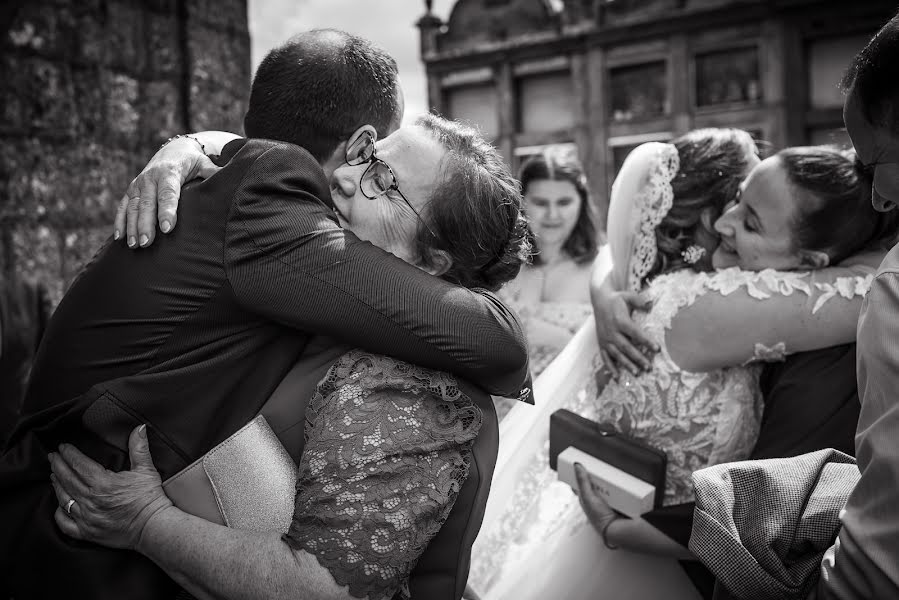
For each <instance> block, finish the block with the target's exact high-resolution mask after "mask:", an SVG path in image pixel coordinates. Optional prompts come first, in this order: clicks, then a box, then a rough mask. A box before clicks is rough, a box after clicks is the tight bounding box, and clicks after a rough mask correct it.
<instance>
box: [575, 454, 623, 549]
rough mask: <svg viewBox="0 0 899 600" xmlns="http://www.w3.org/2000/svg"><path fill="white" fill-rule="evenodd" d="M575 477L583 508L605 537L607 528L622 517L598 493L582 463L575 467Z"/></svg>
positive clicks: (597, 529) (576, 464)
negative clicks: (604, 533)
mask: <svg viewBox="0 0 899 600" xmlns="http://www.w3.org/2000/svg"><path fill="white" fill-rule="evenodd" d="M574 476H575V477H576V478H577V487H578V490H577V492H578V494H577V497H578V501H579V502H580V503H581V508H582V509H583V510H584V513H585V514H586V515H587V518H588V519H589V520H590V523H591V524H592V525H593V527H594V528H596V531H597V532H599V534H600V535H603V532H604V531H605V528H606V526H607V525H608V524H609V523H611V522H612V521H614V520H616V519H620V518H621V517H620V515H619V514H618V513H617V512H615V510H614V509H613V508H612V507H611V506H609V505H608V503H607V502H606V501H605V499H604V498H603V497H602V494H600V493H599V492H598V491H597V489H596V488H595V487H594V485H593V482H592V480H591V476H590V474H589V473H588V472H587V470H586V469H585V468H584V467H583V466H581V465H580V463H575V465H574Z"/></svg>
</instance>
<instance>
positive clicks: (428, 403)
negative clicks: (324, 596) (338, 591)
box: [286, 350, 482, 600]
mask: <svg viewBox="0 0 899 600" xmlns="http://www.w3.org/2000/svg"><path fill="white" fill-rule="evenodd" d="M481 422H482V421H481V411H480V409H478V408H477V406H476V405H475V404H474V403H473V402H472V401H471V399H470V398H469V397H468V396H466V395H465V394H464V393H463V392H462V391H461V390H460V389H459V387H458V386H457V385H456V382H455V379H454V378H453V377H452V376H451V375H448V374H446V373H440V372H436V371H430V370H425V369H421V368H419V367H415V366H413V365H410V364H408V363H404V362H401V361H398V360H395V359H392V358H388V357H384V356H376V355H372V354H367V353H365V352H362V351H359V350H353V351H350V352H348V353H347V354H345V355H344V356H342V357H341V358H340V359H339V360H338V361H337V363H336V364H335V365H334V366H332V367H331V369H330V370H329V371H328V374H327V376H326V377H325V379H324V380H322V382H321V383H320V384H319V386H318V388H317V390H316V393H315V395H314V396H313V398H312V400H311V402H310V404H309V407H308V409H307V416H306V440H307V441H306V447H305V449H304V452H303V458H302V461H301V462H300V472H299V477H298V479H297V497H296V507H295V511H294V518H293V523H292V524H291V527H290V531H289V532H288V533H287V535H286V540H287V542H288V543H289V544H290V546H291V547H293V548H295V549H301V550H305V551H307V552H309V553H311V554H313V555H315V556H316V558H317V559H318V561H319V562H320V563H321V564H322V566H324V567H325V568H327V569H328V570H329V571H330V572H331V574H332V575H333V576H334V579H335V580H336V581H337V583H338V584H340V585H348V586H349V590H350V593H351V594H352V595H354V596H357V597H363V596H367V597H368V598H370V599H372V600H377V599H381V598H390V597H393V596H394V594H396V593H397V592H400V596H401V597H407V596H408V589H407V583H408V576H409V573H410V572H411V571H412V568H413V567H414V566H415V563H416V561H417V560H418V557H419V556H420V555H421V553H422V552H423V551H424V549H425V547H426V546H427V544H428V543H429V542H430V540H431V539H432V538H433V537H434V535H435V534H436V533H437V531H438V530H439V529H440V527H441V525H442V524H443V523H444V521H445V520H446V518H447V516H448V515H449V512H450V510H451V508H452V506H453V503H454V502H455V500H456V497H457V496H458V493H459V490H460V489H461V487H462V484H463V482H464V481H465V478H466V477H467V476H468V469H469V463H470V457H471V446H472V444H473V442H474V439H475V437H476V436H477V434H478V431H479V430H480V427H481Z"/></svg>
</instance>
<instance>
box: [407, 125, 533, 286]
mask: <svg viewBox="0 0 899 600" xmlns="http://www.w3.org/2000/svg"><path fill="white" fill-rule="evenodd" d="M415 124H416V125H418V126H420V127H423V128H424V129H426V130H427V131H428V132H429V133H430V134H431V135H432V136H433V137H434V139H435V140H437V141H438V142H439V143H440V144H441V145H442V146H443V147H444V148H445V149H446V157H445V158H444V159H443V164H442V165H441V166H442V169H441V170H442V172H443V181H441V182H439V183H438V184H437V187H436V188H435V189H434V192H433V193H432V194H431V198H430V200H429V201H428V204H427V206H426V208H425V218H427V219H428V222H429V224H430V227H431V229H433V231H434V234H436V237H435V235H432V234H431V233H430V232H429V231H428V230H427V228H426V227H423V226H419V228H418V232H417V240H416V247H417V252H418V254H419V255H420V260H421V261H422V262H423V263H424V264H425V266H431V264H432V262H431V261H432V257H433V255H434V253H435V252H440V253H443V254H445V255H446V256H448V257H449V258H450V259H451V260H452V264H451V266H450V268H449V270H448V271H446V272H445V273H444V274H443V275H441V277H442V278H443V279H446V280H447V281H451V282H453V283H457V284H459V285H462V286H464V287H467V288H484V289H487V290H491V291H496V290H497V289H499V288H500V286H502V284H504V283H506V282H507V281H510V280H512V279H514V278H515V276H516V275H518V271H519V270H520V269H521V265H522V264H523V263H524V262H525V261H526V260H527V258H528V256H529V255H530V243H529V241H528V237H527V233H528V227H527V220H526V219H525V216H524V213H523V211H522V198H521V187H520V186H519V184H518V181H516V180H515V178H514V177H512V174H511V172H510V171H509V167H508V166H506V163H505V162H504V161H503V158H502V156H500V154H499V152H497V150H496V148H494V147H493V146H491V145H490V144H488V143H487V142H486V141H484V139H483V138H482V137H481V136H480V134H478V132H477V131H475V130H474V129H472V128H470V127H467V126H465V125H462V124H460V123H457V122H455V121H448V120H446V119H443V118H441V117H438V116H435V115H423V116H421V117H419V118H418V119H417V120H416V121H415Z"/></svg>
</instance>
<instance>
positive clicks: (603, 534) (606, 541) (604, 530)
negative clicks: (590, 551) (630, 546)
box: [599, 517, 618, 550]
mask: <svg viewBox="0 0 899 600" xmlns="http://www.w3.org/2000/svg"><path fill="white" fill-rule="evenodd" d="M617 520H618V517H615V518H614V519H611V520H609V522H608V523H606V524H605V526H603V528H602V531H600V532H599V537H601V538H602V543H603V544H605V545H606V548H608V549H609V550H618V546H615V545H613V544H610V543H609V538H608V537H606V533H607V532H608V530H609V525H611V524H612V523H614V522H615V521H617Z"/></svg>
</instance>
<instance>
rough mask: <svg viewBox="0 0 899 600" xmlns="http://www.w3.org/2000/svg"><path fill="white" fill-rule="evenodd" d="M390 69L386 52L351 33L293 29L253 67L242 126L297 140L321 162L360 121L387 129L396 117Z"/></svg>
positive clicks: (252, 133)
mask: <svg viewBox="0 0 899 600" xmlns="http://www.w3.org/2000/svg"><path fill="white" fill-rule="evenodd" d="M396 73H397V68H396V62H395V61H394V60H393V58H391V56H390V55H389V54H387V53H386V52H384V51H383V50H381V49H380V48H378V47H377V46H374V45H373V44H371V42H369V41H368V40H365V39H363V38H360V37H358V36H355V35H351V34H349V33H346V32H344V31H338V30H336V29H315V30H312V31H307V32H304V33H300V34H297V35H296V36H294V37H292V38H291V39H290V40H289V41H288V42H286V43H285V44H283V45H281V46H279V47H277V48H275V49H274V50H272V51H271V52H269V53H268V54H267V55H266V56H265V58H264V59H262V63H260V65H259V68H258V69H256V76H255V77H254V78H253V86H252V88H251V90H250V104H249V108H247V114H246V116H245V117H244V123H243V128H244V132H245V133H246V134H247V137H251V138H265V139H271V140H279V141H282V142H290V143H291V144H296V145H298V146H302V147H303V148H305V149H306V150H308V151H309V153H310V154H312V156H314V157H315V159H316V160H318V161H319V162H323V161H325V160H327V159H328V158H330V156H331V155H332V154H333V153H334V150H335V149H336V148H337V146H338V145H339V144H340V143H341V142H343V141H344V140H346V138H347V137H349V135H350V134H352V133H353V132H354V131H355V130H356V129H358V128H359V127H361V126H362V125H366V124H368V125H371V126H373V127H374V128H375V129H376V130H377V132H378V136H379V137H384V136H386V135H387V134H388V133H390V129H391V125H392V124H393V123H394V122H395V121H398V119H397V117H398V116H399V115H398V114H397V113H398V112H399V111H398V108H399V105H398V98H397V80H396Z"/></svg>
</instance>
